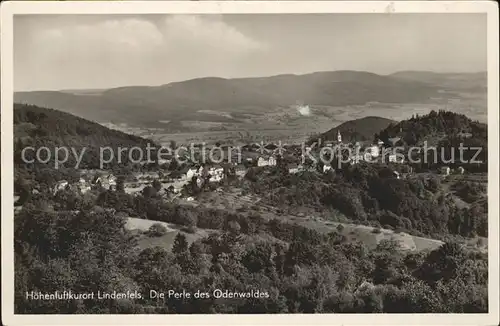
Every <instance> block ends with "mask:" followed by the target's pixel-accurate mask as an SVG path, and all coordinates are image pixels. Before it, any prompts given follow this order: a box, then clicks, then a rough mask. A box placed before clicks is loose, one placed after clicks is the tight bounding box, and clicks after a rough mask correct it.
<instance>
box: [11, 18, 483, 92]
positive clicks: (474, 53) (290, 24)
mask: <svg viewBox="0 0 500 326" xmlns="http://www.w3.org/2000/svg"><path fill="white" fill-rule="evenodd" d="M486 51H487V49H486V15H481V14H295V15H290V14H286V15H275V14H268V15H263V14H259V15H255V14H251V15H250V14H249V15H224V16H221V15H201V16H188V15H134V16H130V15H86V16H85V15H51V16H48V15H44V16H35V15H25V16H16V17H15V19H14V85H15V90H16V91H24V90H57V89H83V88H110V87H117V86H127V85H161V84H166V83H169V82H172V81H181V80H186V79H192V78H197V77H205V76H217V77H225V78H232V77H247V76H269V75H276V74H282V73H294V74H302V73H308V72H314V71H328V70H365V71H370V72H375V73H379V74H389V73H392V72H396V71H400V70H430V71H436V72H476V71H485V70H486Z"/></svg>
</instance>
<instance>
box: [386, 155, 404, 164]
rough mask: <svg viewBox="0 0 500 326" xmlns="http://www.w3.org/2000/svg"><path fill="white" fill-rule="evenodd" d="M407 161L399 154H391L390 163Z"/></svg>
mask: <svg viewBox="0 0 500 326" xmlns="http://www.w3.org/2000/svg"><path fill="white" fill-rule="evenodd" d="M404 161H405V158H404V156H402V155H397V154H389V162H390V163H403V162H404Z"/></svg>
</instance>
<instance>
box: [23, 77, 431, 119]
mask: <svg viewBox="0 0 500 326" xmlns="http://www.w3.org/2000/svg"><path fill="white" fill-rule="evenodd" d="M436 94H437V89H436V87H435V86H433V85H428V84H425V83H422V82H420V81H415V80H408V79H405V78H397V77H393V76H380V75H377V74H373V73H368V72H358V71H333V72H317V73H312V74H306V75H278V76H272V77H262V78H235V79H223V78H213V77H210V78H198V79H193V80H187V81H183V82H175V83H170V84H166V85H161V86H155V87H150V86H132V87H119V88H113V89H109V90H105V91H102V90H99V91H96V92H92V91H90V92H88V91H83V92H75V91H61V92H57V91H37V92H17V93H15V94H14V100H15V102H17V103H28V104H34V105H38V106H44V107H51V108H55V109H58V110H61V111H64V112H68V113H71V114H75V115H78V116H80V117H83V118H85V119H89V120H93V121H98V122H112V123H134V124H135V125H152V124H157V123H158V121H159V120H169V121H171V123H173V124H175V123H176V121H181V120H197V121H213V122H239V119H238V118H236V117H241V115H242V113H246V114H253V115H259V114H264V113H268V112H272V111H273V110H275V109H277V108H278V107H281V108H283V107H289V106H292V105H295V104H296V103H297V102H303V103H307V104H308V105H311V106H314V105H322V106H347V105H358V104H359V105H361V104H365V103H367V102H382V103H410V102H424V101H426V100H428V99H429V98H431V97H433V96H436ZM200 110H204V111H209V110H211V111H224V112H229V113H234V116H231V115H229V116H226V115H218V114H210V113H207V112H199V111H200Z"/></svg>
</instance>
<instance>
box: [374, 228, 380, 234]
mask: <svg viewBox="0 0 500 326" xmlns="http://www.w3.org/2000/svg"><path fill="white" fill-rule="evenodd" d="M372 233H375V234H379V233H382V230H380V228H374V229H373V231H372Z"/></svg>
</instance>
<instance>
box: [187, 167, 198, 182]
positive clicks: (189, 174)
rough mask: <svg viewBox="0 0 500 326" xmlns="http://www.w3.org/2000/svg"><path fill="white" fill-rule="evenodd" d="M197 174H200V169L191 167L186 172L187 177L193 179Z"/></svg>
mask: <svg viewBox="0 0 500 326" xmlns="http://www.w3.org/2000/svg"><path fill="white" fill-rule="evenodd" d="M195 175H198V171H197V170H196V169H193V168H190V169H189V170H187V172H186V179H187V180H191V179H192V178H193V177H194V176H195Z"/></svg>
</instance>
